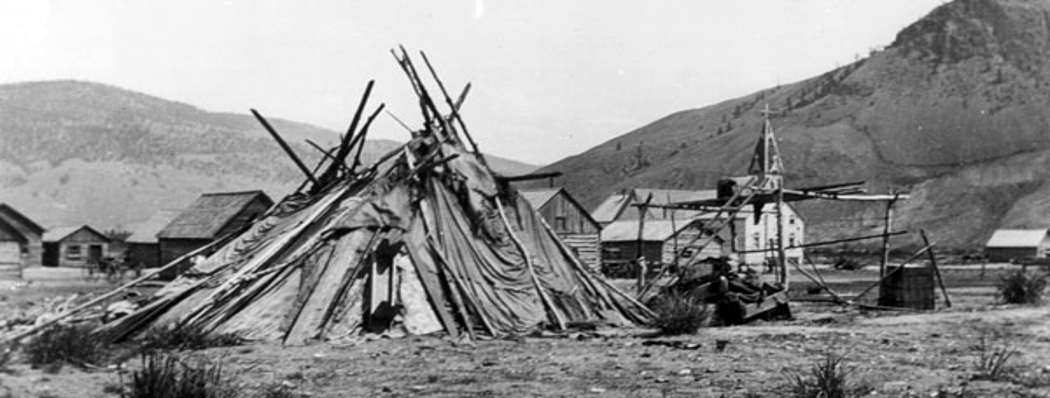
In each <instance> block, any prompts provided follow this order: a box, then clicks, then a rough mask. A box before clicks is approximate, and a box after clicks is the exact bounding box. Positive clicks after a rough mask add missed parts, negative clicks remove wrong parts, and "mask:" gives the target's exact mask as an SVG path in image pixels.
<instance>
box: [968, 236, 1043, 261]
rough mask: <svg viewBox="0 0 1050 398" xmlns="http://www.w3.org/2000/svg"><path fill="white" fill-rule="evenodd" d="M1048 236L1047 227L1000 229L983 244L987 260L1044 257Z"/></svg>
mask: <svg viewBox="0 0 1050 398" xmlns="http://www.w3.org/2000/svg"><path fill="white" fill-rule="evenodd" d="M1048 246H1050V238H1048V236H1047V229H1045V228H1044V229H1000V230H996V231H995V232H994V233H992V237H991V238H990V239H988V243H987V244H986V245H985V246H984V253H985V256H987V257H988V261H994V262H1006V261H1015V260H1024V259H1036V258H1046V252H1047V247H1048Z"/></svg>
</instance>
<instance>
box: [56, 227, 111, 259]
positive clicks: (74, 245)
mask: <svg viewBox="0 0 1050 398" xmlns="http://www.w3.org/2000/svg"><path fill="white" fill-rule="evenodd" d="M109 244H110V239H109V238H107V237H106V235H105V234H103V233H101V232H99V231H98V230H96V229H94V228H91V227H89V226H87V225H82V226H79V227H57V228H52V229H49V230H48V231H47V232H44V265H48V266H54V267H88V266H93V265H96V264H98V263H99V262H100V261H101V260H102V259H103V258H105V257H106V256H108V255H109Z"/></svg>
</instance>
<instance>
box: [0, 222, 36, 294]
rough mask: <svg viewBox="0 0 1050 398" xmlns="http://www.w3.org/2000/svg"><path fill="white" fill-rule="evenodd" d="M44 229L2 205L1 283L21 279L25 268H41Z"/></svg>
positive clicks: (0, 228) (0, 230) (0, 232)
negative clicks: (2, 280)
mask: <svg viewBox="0 0 1050 398" xmlns="http://www.w3.org/2000/svg"><path fill="white" fill-rule="evenodd" d="M43 234H44V228H43V227H41V226H40V225H39V224H37V223H35V222H33V220H30V219H29V218H28V217H26V216H25V215H23V214H22V213H20V212H18V211H17V210H15V209H14V208H13V207H11V206H9V205H7V204H5V203H0V279H18V278H21V277H22V270H23V269H24V268H25V267H31V266H39V265H40V261H41V258H42V256H43V252H44V246H43Z"/></svg>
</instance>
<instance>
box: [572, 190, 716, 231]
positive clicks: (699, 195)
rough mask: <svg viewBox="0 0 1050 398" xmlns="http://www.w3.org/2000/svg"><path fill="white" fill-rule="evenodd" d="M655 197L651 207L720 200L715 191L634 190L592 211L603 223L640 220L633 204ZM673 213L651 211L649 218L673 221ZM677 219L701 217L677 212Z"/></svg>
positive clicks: (648, 213)
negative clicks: (717, 198)
mask: <svg viewBox="0 0 1050 398" xmlns="http://www.w3.org/2000/svg"><path fill="white" fill-rule="evenodd" d="M649 195H652V198H653V199H652V200H651V201H650V202H649V204H651V205H666V204H668V203H678V202H690V201H696V200H707V199H714V198H716V197H718V191H715V190H683V189H662V188H635V189H632V190H630V191H627V192H624V193H618V194H613V195H609V197H608V198H606V199H605V201H603V202H602V203H601V204H600V205H598V207H596V208H595V209H594V211H593V212H591V216H593V217H594V219H595V220H597V221H598V222H600V223H610V222H613V221H616V220H637V219H638V215H639V209H638V208H637V207H635V206H634V205H635V204H636V203H641V202H644V201H645V200H646V199H647V198H649ZM670 214H671V211H670V210H666V211H665V210H663V209H659V208H650V209H649V211H648V212H647V213H646V216H645V217H646V219H647V220H651V219H666V220H670V218H671V216H670ZM674 214H675V218H678V219H686V218H692V217H695V216H697V215H699V214H700V212H698V211H689V210H676V211H675V213H674Z"/></svg>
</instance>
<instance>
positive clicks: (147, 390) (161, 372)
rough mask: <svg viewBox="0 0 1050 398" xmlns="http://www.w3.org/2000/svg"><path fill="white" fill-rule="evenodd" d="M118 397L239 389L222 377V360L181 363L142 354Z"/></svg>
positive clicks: (176, 397) (211, 397)
mask: <svg viewBox="0 0 1050 398" xmlns="http://www.w3.org/2000/svg"><path fill="white" fill-rule="evenodd" d="M124 387H125V388H124V389H123V391H122V392H121V394H120V396H121V398H184V397H197V398H236V397H238V395H239V393H238V391H237V389H235V388H234V386H233V385H232V384H230V383H229V381H228V380H226V379H225V378H223V375H222V364H220V363H217V362H210V361H207V360H200V361H198V362H196V363H192V364H191V363H184V362H182V361H180V360H179V359H178V357H175V356H172V355H166V354H154V353H147V354H143V355H142V367H141V368H140V369H138V370H135V371H134V372H132V374H131V379H130V380H129V381H128V383H127V384H126V385H125V386H124Z"/></svg>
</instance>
